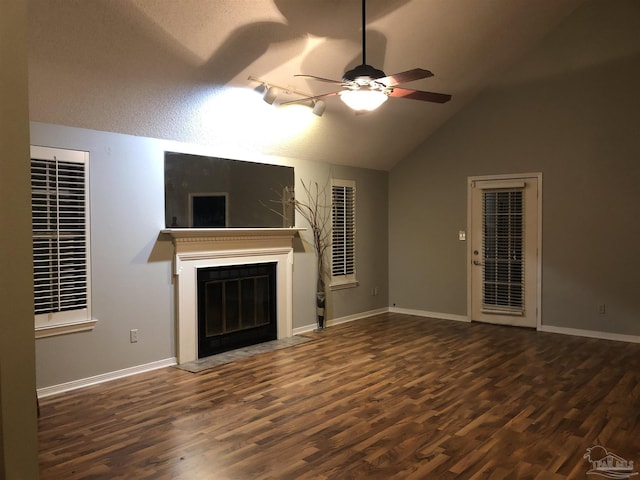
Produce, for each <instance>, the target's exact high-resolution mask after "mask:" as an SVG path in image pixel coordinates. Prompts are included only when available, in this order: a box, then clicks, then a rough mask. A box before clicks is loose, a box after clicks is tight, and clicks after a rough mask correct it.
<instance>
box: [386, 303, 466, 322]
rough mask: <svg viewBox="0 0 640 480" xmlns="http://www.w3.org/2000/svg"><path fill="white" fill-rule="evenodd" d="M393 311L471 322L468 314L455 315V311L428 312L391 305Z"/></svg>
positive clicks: (390, 309)
mask: <svg viewBox="0 0 640 480" xmlns="http://www.w3.org/2000/svg"><path fill="white" fill-rule="evenodd" d="M389 311H390V312H392V313H404V314H405V315H416V316H418V317H429V318H438V319H440V320H455V321H456V322H467V323H469V322H471V320H470V319H469V317H467V316H466V315H455V314H453V313H439V312H427V311H425V310H411V309H409V308H398V307H390V308H389Z"/></svg>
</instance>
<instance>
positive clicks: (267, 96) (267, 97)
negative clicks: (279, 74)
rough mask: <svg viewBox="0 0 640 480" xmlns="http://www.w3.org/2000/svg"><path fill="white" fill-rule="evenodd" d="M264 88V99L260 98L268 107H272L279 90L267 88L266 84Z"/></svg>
mask: <svg viewBox="0 0 640 480" xmlns="http://www.w3.org/2000/svg"><path fill="white" fill-rule="evenodd" d="M265 87H266V88H267V91H266V92H265V93H264V97H262V99H263V100H264V101H265V102H267V103H268V104H269V105H273V102H275V101H276V98H277V97H278V94H279V93H280V89H279V88H278V87H269V86H268V85H266V84H265Z"/></svg>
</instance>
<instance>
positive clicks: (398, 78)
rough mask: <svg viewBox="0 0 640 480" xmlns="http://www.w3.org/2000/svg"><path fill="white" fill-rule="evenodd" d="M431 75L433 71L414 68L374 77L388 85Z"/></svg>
mask: <svg viewBox="0 0 640 480" xmlns="http://www.w3.org/2000/svg"><path fill="white" fill-rule="evenodd" d="M429 77H433V73H431V72H430V71H429V70H424V69H422V68H414V69H413V70H407V71H406V72H400V73H394V74H393V75H387V76H386V77H383V78H376V82H380V83H384V84H385V85H386V86H388V87H393V86H395V85H400V84H401V83H407V82H413V81H414V80H420V79H422V78H429Z"/></svg>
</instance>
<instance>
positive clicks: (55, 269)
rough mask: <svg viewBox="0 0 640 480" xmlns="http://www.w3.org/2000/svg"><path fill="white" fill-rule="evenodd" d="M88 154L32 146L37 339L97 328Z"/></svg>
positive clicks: (32, 208)
mask: <svg viewBox="0 0 640 480" xmlns="http://www.w3.org/2000/svg"><path fill="white" fill-rule="evenodd" d="M87 169H88V154H87V153H86V152H79V151H71V150H61V149H53V148H45V147H31V215H32V233H33V288H34V312H35V328H36V336H49V335H55V334H59V333H69V332H72V331H79V330H87V329H90V328H92V327H93V325H94V324H95V321H93V320H91V315H90V305H89V298H90V296H89V284H90V281H89V280H90V277H89V209H88V196H87Z"/></svg>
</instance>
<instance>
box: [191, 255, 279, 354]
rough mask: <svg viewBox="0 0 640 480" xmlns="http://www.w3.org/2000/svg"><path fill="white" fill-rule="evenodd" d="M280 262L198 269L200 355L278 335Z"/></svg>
mask: <svg viewBox="0 0 640 480" xmlns="http://www.w3.org/2000/svg"><path fill="white" fill-rule="evenodd" d="M276 266H277V263H275V262H273V263H257V264H250V265H230V266H224V267H208V268H199V269H198V274H197V275H198V358H203V357H208V356H210V355H215V354H217V353H221V352H226V351H228V350H233V349H236V348H242V347H246V346H248V345H255V344H258V343H262V342H267V341H269V340H275V339H276V338H277V335H278V329H277V311H276Z"/></svg>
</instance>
